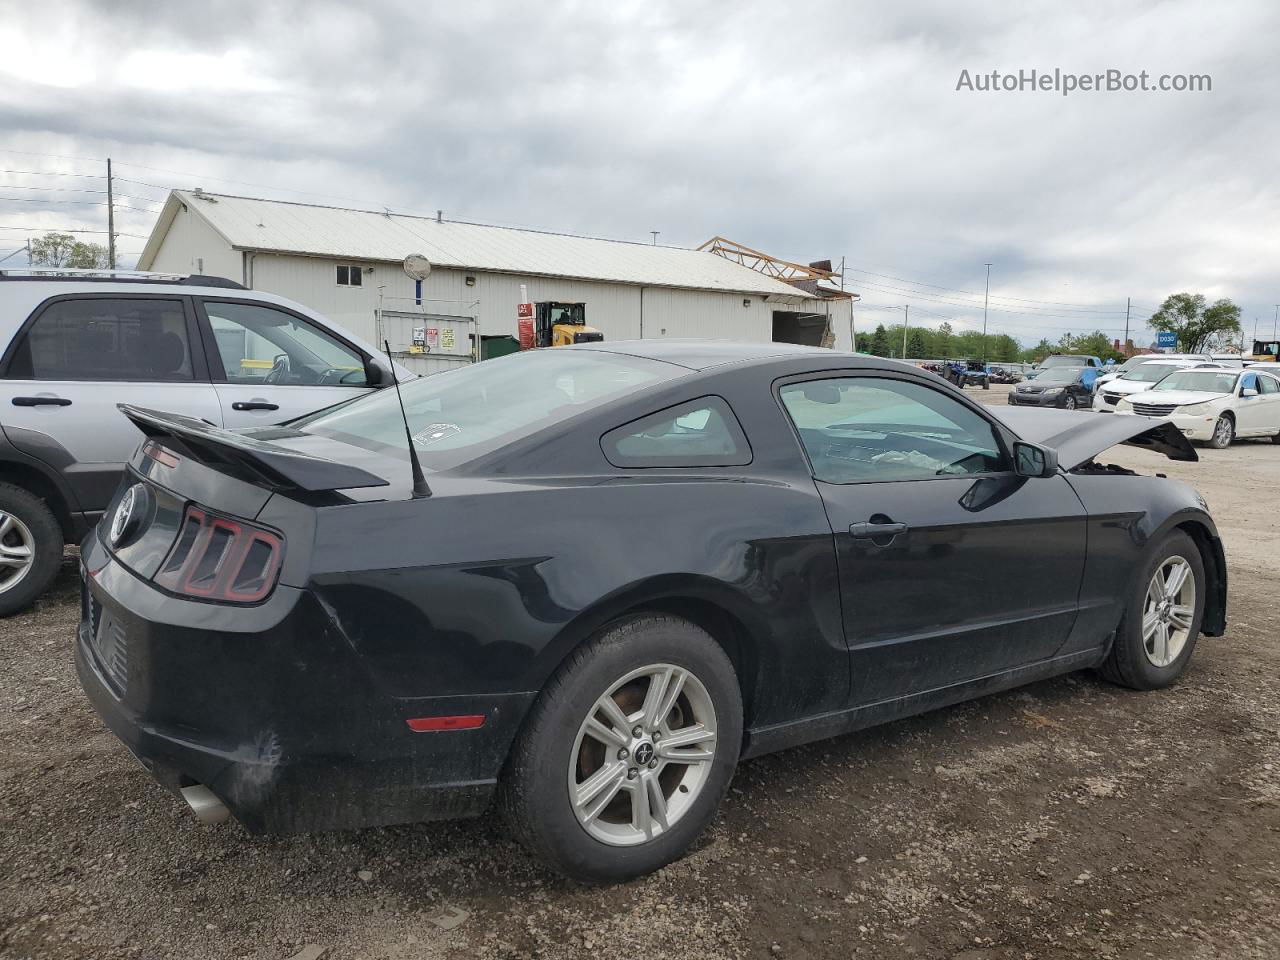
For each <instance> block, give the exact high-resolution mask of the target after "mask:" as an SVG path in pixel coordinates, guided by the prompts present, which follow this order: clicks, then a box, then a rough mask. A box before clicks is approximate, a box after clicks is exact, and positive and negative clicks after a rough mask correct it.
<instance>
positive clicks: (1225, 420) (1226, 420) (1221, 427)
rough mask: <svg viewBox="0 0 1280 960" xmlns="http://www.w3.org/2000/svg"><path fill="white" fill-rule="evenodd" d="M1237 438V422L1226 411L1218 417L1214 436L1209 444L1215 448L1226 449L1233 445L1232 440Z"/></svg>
mask: <svg viewBox="0 0 1280 960" xmlns="http://www.w3.org/2000/svg"><path fill="white" fill-rule="evenodd" d="M1235 438H1236V422H1235V420H1233V419H1232V418H1231V415H1230V414H1227V413H1224V414H1222V415H1221V416H1219V417H1218V421H1217V423H1215V424H1214V425H1213V436H1212V437H1211V438H1210V439H1209V446H1211V447H1213V449H1215V450H1225V449H1227V447H1229V446H1231V442H1232V441H1233V440H1235Z"/></svg>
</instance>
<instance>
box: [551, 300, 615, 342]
mask: <svg viewBox="0 0 1280 960" xmlns="http://www.w3.org/2000/svg"><path fill="white" fill-rule="evenodd" d="M602 340H604V334H603V333H601V332H600V331H599V330H597V329H596V328H595V327H589V326H587V305H586V304H585V303H560V302H558V301H555V300H543V301H542V302H541V303H535V304H534V305H533V345H534V346H535V347H567V346H568V345H569V344H572V343H599V342H601V341H602Z"/></svg>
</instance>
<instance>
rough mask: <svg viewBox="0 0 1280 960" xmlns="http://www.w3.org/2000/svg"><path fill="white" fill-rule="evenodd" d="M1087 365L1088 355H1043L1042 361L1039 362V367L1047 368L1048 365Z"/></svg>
mask: <svg viewBox="0 0 1280 960" xmlns="http://www.w3.org/2000/svg"><path fill="white" fill-rule="evenodd" d="M1088 365H1089V358H1088V357H1080V356H1076V355H1075V354H1071V355H1067V354H1062V355H1060V356H1056V357H1045V358H1044V363H1042V364H1040V369H1041V370H1047V369H1048V368H1050V367H1087V366H1088Z"/></svg>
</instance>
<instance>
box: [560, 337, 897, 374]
mask: <svg viewBox="0 0 1280 960" xmlns="http://www.w3.org/2000/svg"><path fill="white" fill-rule="evenodd" d="M560 349H569V350H587V351H594V352H603V353H620V354H625V355H627V356H630V357H644V358H646V359H649V360H661V361H663V362H665V363H673V364H676V365H677V366H681V367H687V368H689V369H690V370H706V369H708V368H709V367H718V366H721V365H723V364H726V363H746V362H748V361H752V360H776V359H780V358H782V357H815V358H817V357H824V358H828V359H829V358H833V357H840V358H857V359H859V360H866V359H871V358H868V356H867V355H866V354H860V353H847V352H843V351H839V350H830V349H827V348H826V347H808V346H804V345H803V344H798V343H744V342H740V341H735V340H684V339H678V338H665V337H664V338H662V339H657V340H613V341H598V342H596V343H580V344H575V345H573V346H571V347H567V348H565V347H561V348H560Z"/></svg>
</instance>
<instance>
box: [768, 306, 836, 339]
mask: <svg viewBox="0 0 1280 960" xmlns="http://www.w3.org/2000/svg"><path fill="white" fill-rule="evenodd" d="M826 332H827V315H826V314H825V313H792V312H790V311H786V310H775V311H773V342H774V343H800V344H803V345H805V346H806V347H820V346H822V337H823V334H825V333H826Z"/></svg>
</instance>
